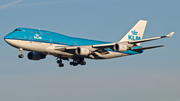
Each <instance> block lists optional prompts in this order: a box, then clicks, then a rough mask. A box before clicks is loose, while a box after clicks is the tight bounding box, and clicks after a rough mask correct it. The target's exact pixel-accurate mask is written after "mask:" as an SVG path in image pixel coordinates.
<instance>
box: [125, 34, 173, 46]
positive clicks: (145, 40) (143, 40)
mask: <svg viewBox="0 0 180 101" xmlns="http://www.w3.org/2000/svg"><path fill="white" fill-rule="evenodd" d="M173 34H174V32H171V33H169V34H168V35H166V36H160V37H154V38H148V39H142V40H137V41H128V43H129V44H135V43H142V42H147V41H152V40H157V39H161V38H167V37H171V36H172V35H173Z"/></svg>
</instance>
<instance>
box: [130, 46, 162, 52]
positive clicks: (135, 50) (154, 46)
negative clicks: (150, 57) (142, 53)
mask: <svg viewBox="0 0 180 101" xmlns="http://www.w3.org/2000/svg"><path fill="white" fill-rule="evenodd" d="M164 46H165V45H159V46H151V47H144V48H136V49H131V50H135V51H137V50H146V49H153V48H159V47H164Z"/></svg>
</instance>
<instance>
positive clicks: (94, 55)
mask: <svg viewBox="0 0 180 101" xmlns="http://www.w3.org/2000/svg"><path fill="white" fill-rule="evenodd" d="M146 23H147V21H145V20H139V21H138V22H137V24H136V25H135V26H134V27H133V28H132V29H131V30H130V31H129V32H128V33H127V34H126V35H125V36H124V37H123V38H122V39H121V40H119V41H118V42H104V41H97V40H89V39H82V38H75V37H69V36H66V35H62V34H58V33H54V32H50V31H45V30H36V29H29V28H17V29H15V30H14V31H13V32H11V33H9V34H8V35H6V36H5V37H4V40H5V41H6V42H7V43H8V44H9V45H11V46H13V47H15V48H17V49H18V50H19V51H20V54H19V56H18V57H19V58H23V57H24V56H23V54H22V51H23V50H26V51H30V52H29V53H28V55H27V57H28V59H30V60H40V59H45V58H46V56H47V55H53V56H55V57H57V63H58V65H59V67H63V66H64V64H63V63H62V60H68V61H69V59H72V60H73V61H71V62H70V65H73V66H77V65H79V64H80V65H86V62H85V61H84V58H87V59H110V58H115V57H122V56H128V55H135V54H140V53H142V52H143V51H144V50H147V49H152V48H158V47H163V46H164V45H159V46H151V47H142V46H140V44H141V43H142V42H147V41H152V40H156V39H161V38H167V37H171V36H172V35H173V34H174V32H171V33H169V34H168V35H166V36H160V37H154V38H148V39H142V37H143V34H144V30H145V27H146Z"/></svg>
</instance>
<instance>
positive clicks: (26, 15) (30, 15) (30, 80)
mask: <svg viewBox="0 0 180 101" xmlns="http://www.w3.org/2000/svg"><path fill="white" fill-rule="evenodd" d="M179 4H180V1H179V0H171V1H170V0H149V1H147V0H4V1H0V26H1V27H0V38H1V40H0V43H1V44H0V45H1V48H0V51H1V53H0V65H1V66H0V81H1V82H0V100H1V101H12V100H14V101H25V100H26V101H179V100H180V86H179V85H180V79H179V78H180V73H179V72H180V63H179V62H180V61H179V60H180V55H179V50H180V47H179V42H180V41H179V37H180V35H179V32H180V28H179V26H180V20H179V18H180V13H179V11H180V7H179ZM140 19H142V20H147V21H148V23H147V27H146V30H145V34H144V38H150V37H156V36H162V35H166V34H168V33H170V32H171V31H175V34H174V36H173V37H172V38H167V39H162V40H157V41H152V42H148V43H142V46H153V45H162V44H164V45H166V47H163V48H158V49H153V50H147V51H145V52H144V53H143V54H140V55H134V56H127V57H122V58H115V59H109V60H99V61H95V60H86V62H87V65H86V66H78V67H72V66H69V63H68V62H67V61H64V63H65V67H64V68H59V67H58V66H57V64H56V60H55V59H56V58H55V57H53V56H48V57H47V58H46V59H44V60H40V61H31V60H28V59H27V58H26V54H27V53H28V52H26V51H24V52H23V54H24V55H25V58H23V59H19V58H18V57H17V56H18V54H19V52H18V50H17V49H15V48H13V47H11V46H9V45H8V44H7V43H5V42H4V40H3V37H4V36H5V35H6V34H8V33H10V32H11V31H13V30H14V29H15V28H17V27H27V28H35V29H39V28H40V29H43V30H49V31H54V32H58V33H61V34H65V35H69V36H75V37H81V38H89V39H96V40H102V41H112V42H116V41H118V40H120V39H121V38H122V37H123V36H124V35H125V34H126V33H127V32H128V31H129V30H130V28H131V27H133V26H134V24H135V23H136V22H138V20H140Z"/></svg>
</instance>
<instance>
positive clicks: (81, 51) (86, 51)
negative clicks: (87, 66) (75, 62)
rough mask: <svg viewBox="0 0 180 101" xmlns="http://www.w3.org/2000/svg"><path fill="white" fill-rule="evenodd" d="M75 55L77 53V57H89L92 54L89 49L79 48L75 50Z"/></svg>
mask: <svg viewBox="0 0 180 101" xmlns="http://www.w3.org/2000/svg"><path fill="white" fill-rule="evenodd" d="M75 53H76V54H77V55H83V56H88V55H89V54H90V50H89V49H87V48H83V47H78V48H77V49H76V50H75Z"/></svg>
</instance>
